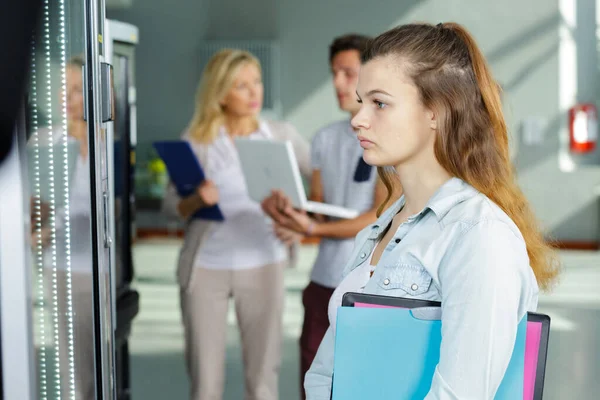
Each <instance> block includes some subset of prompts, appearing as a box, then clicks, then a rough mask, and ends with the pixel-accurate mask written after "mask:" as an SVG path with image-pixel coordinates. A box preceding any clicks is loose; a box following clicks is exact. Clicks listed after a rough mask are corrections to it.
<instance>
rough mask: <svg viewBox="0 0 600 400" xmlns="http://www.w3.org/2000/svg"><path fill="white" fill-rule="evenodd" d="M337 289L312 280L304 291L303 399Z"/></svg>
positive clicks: (302, 342)
mask: <svg viewBox="0 0 600 400" xmlns="http://www.w3.org/2000/svg"><path fill="white" fill-rule="evenodd" d="M334 290H335V289H333V288H328V287H325V286H321V285H319V284H317V283H314V282H310V283H309V284H308V286H307V287H306V288H305V289H304V291H303V292H302V304H303V305H304V323H303V324H302V334H301V335H300V393H301V397H302V399H303V400H304V399H306V394H305V393H304V376H305V375H306V372H308V370H309V368H310V365H311V364H312V362H313V360H314V358H315V355H316V354H317V350H318V349H319V345H320V344H321V341H322V340H323V336H325V332H327V328H329V317H328V315H327V308H328V305H329V298H330V297H331V295H332V294H333V291H334Z"/></svg>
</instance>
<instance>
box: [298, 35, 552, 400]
mask: <svg viewBox="0 0 600 400" xmlns="http://www.w3.org/2000/svg"><path fill="white" fill-rule="evenodd" d="M362 61H363V65H362V67H361V70H360V75H359V82H358V89H357V95H358V101H359V102H360V103H362V107H361V109H360V111H359V112H358V114H357V115H356V116H355V117H354V119H353V120H352V124H353V126H354V128H355V129H356V131H357V136H358V140H360V142H361V146H362V147H363V148H364V154H363V157H364V159H365V161H366V162H367V163H368V164H371V165H375V166H377V167H378V168H379V173H380V175H381V177H382V179H383V180H384V182H385V183H386V186H387V187H388V189H389V191H390V192H392V190H393V188H394V185H396V184H400V185H402V189H403V192H404V195H403V196H402V198H401V199H400V200H399V201H397V202H396V203H394V204H392V205H390V206H389V207H388V208H387V209H386V210H385V211H384V212H383V213H382V214H381V216H380V217H379V219H378V221H377V222H376V223H375V224H373V225H371V226H369V227H367V228H366V229H364V230H363V231H362V232H360V233H359V234H358V236H357V238H356V246H355V249H354V253H353V255H352V257H351V259H350V262H349V263H348V264H347V266H346V269H345V272H344V275H345V278H344V280H343V281H342V283H341V285H340V286H339V287H338V288H337V290H336V292H335V293H334V295H333V296H332V298H331V301H330V304H329V318H330V328H329V331H328V332H327V334H326V335H325V338H324V339H323V342H322V343H321V346H320V348H319V351H318V353H317V356H316V359H315V361H314V362H313V364H312V366H311V368H310V370H309V372H308V373H307V375H306V379H305V388H306V393H307V399H308V400H321V399H322V400H328V399H329V398H330V392H331V382H332V379H331V377H332V370H333V349H334V338H335V324H336V321H335V318H336V312H337V308H338V307H339V306H340V303H341V298H342V295H343V294H344V293H345V292H361V291H362V292H365V293H374V294H380V295H387V296H398V297H408V298H417V299H428V300H439V301H441V302H442V348H441V357H440V362H439V364H438V366H437V369H436V372H435V376H434V378H433V382H432V385H431V389H430V392H429V394H428V395H427V397H426V399H427V400H433V399H440V400H441V399H444V400H445V399H477V400H483V399H492V398H493V397H494V395H495V393H496V390H497V389H498V386H499V384H500V382H501V381H502V378H503V376H504V373H505V370H506V368H507V365H508V362H509V360H510V357H511V354H512V349H513V346H514V342H515V337H516V331H517V325H518V323H519V321H520V320H521V318H523V317H524V316H525V314H526V312H527V311H534V310H535V309H536V307H537V301H538V288H542V289H546V288H548V287H549V286H550V285H551V283H552V281H553V280H554V278H555V277H556V275H557V273H558V265H557V263H556V261H555V259H554V256H553V253H552V251H551V249H550V248H549V247H548V245H547V244H546V243H545V241H544V238H543V236H542V234H541V233H540V231H539V230H538V227H537V224H536V221H535V218H534V216H533V214H532V212H531V210H530V208H529V205H528V204H527V201H526V199H525V197H524V196H523V194H522V192H521V191H520V189H519V188H518V186H517V184H516V180H515V176H514V174H513V169H512V166H511V163H510V159H509V148H508V136H507V129H506V124H505V121H504V117H503V114H502V107H501V102H500V95H499V89H498V85H497V84H496V82H495V81H494V79H493V78H492V76H491V73H490V71H489V68H488V66H487V64H486V61H485V59H484V57H483V55H482V54H481V52H480V50H479V49H478V47H477V45H476V44H475V41H474V40H473V38H472V37H471V35H470V34H469V33H468V32H467V31H466V30H465V29H464V28H463V27H462V26H460V25H458V24H454V23H447V24H438V25H437V26H433V25H428V24H413V25H405V26H400V27H398V28H395V29H392V30H390V31H388V32H385V33H383V34H382V35H380V36H379V37H377V38H376V39H374V40H373V41H372V42H371V43H370V46H369V49H368V50H367V52H366V53H365V55H364V57H363V60H362ZM388 201H389V199H388ZM385 206H386V205H384V206H382V208H381V209H382V210H383V209H384V207H385ZM289 216H290V218H292V219H296V220H297V221H298V222H299V223H302V222H303V221H302V219H303V218H306V217H305V216H303V215H302V214H300V213H296V212H291V213H290V215H289ZM398 362H410V360H398Z"/></svg>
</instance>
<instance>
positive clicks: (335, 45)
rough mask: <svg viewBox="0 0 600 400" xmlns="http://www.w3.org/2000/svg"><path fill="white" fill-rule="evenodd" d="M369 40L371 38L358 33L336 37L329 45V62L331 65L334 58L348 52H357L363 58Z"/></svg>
mask: <svg viewBox="0 0 600 400" xmlns="http://www.w3.org/2000/svg"><path fill="white" fill-rule="evenodd" d="M369 40H371V38H370V37H368V36H365V35H359V34H357V33H349V34H347V35H344V36H338V37H336V38H335V39H334V40H333V42H332V43H331V44H330V45H329V62H330V63H331V61H332V60H333V57H335V56H336V55H337V54H338V53H341V52H342V51H346V50H357V51H358V52H359V53H360V56H361V58H362V54H363V53H364V51H365V50H366V48H367V44H368V42H369Z"/></svg>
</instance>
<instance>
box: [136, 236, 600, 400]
mask: <svg viewBox="0 0 600 400" xmlns="http://www.w3.org/2000/svg"><path fill="white" fill-rule="evenodd" d="M179 244H180V243H179V242H178V241H168V240H160V241H158V240H148V241H144V242H141V243H138V244H137V245H136V247H135V266H136V274H137V281H136V286H137V289H138V290H139V291H140V294H141V302H142V303H141V312H140V314H139V315H138V317H137V319H136V321H135V323H134V329H133V337H132V340H131V347H130V350H131V352H132V360H131V373H132V389H133V399H134V400H159V399H160V400H162V399H173V400H175V399H177V400H179V399H186V398H187V393H188V383H187V377H186V375H185V369H184V361H183V355H182V348H183V347H182V343H183V338H182V329H181V324H180V318H179V305H178V295H177V287H176V285H175V279H174V265H175V259H176V255H177V250H178V246H179ZM315 255H316V248H314V247H304V248H303V249H302V251H301V257H300V265H299V266H298V268H296V269H289V270H288V271H287V273H286V281H285V284H286V290H287V296H286V309H285V316H284V326H285V340H284V356H283V365H282V370H281V380H280V398H281V399H282V400H297V399H298V398H299V396H298V387H299V378H298V344H297V343H298V336H299V333H300V324H301V319H302V306H301V301H300V294H301V291H302V289H303V288H304V286H305V285H306V283H307V279H308V272H309V270H310V267H311V264H312V261H313V259H314V257H315ZM561 257H562V259H563V263H564V266H565V271H564V274H563V277H562V280H561V283H560V285H559V286H558V287H557V288H556V290H555V291H554V292H553V293H552V294H551V295H543V296H542V297H541V299H540V309H539V311H540V312H544V313H546V314H549V315H550V316H551V318H552V333H551V338H550V350H549V355H548V370H547V374H546V389H545V395H544V399H549V400H555V399H561V400H563V399H569V400H570V399H594V398H597V397H596V396H597V393H598V392H599V391H600V379H598V377H600V253H588V252H563V253H561ZM229 322H230V324H229V325H230V329H229V333H228V353H227V383H226V390H225V399H226V400H242V399H243V378H242V377H243V375H242V367H241V354H240V347H239V337H238V333H237V330H236V328H235V317H234V314H233V313H230V318H229Z"/></svg>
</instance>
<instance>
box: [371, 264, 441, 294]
mask: <svg viewBox="0 0 600 400" xmlns="http://www.w3.org/2000/svg"><path fill="white" fill-rule="evenodd" d="M431 281H432V278H431V275H429V273H428V272H427V270H426V269H425V268H423V267H422V266H420V265H411V264H402V263H400V264H395V265H388V266H384V267H383V268H382V270H381V271H380V274H378V277H377V286H378V287H379V289H380V291H381V292H382V293H381V294H383V295H384V296H401V297H407V296H408V297H411V296H414V297H417V296H421V295H423V294H424V293H427V292H428V291H429V288H430V287H431Z"/></svg>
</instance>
